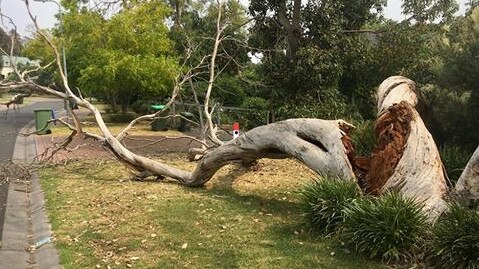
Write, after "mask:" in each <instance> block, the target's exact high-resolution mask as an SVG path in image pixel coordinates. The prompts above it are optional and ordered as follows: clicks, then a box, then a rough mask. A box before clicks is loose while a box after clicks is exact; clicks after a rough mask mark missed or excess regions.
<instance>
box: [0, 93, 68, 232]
mask: <svg viewBox="0 0 479 269" xmlns="http://www.w3.org/2000/svg"><path fill="white" fill-rule="evenodd" d="M31 101H32V102H33V103H32V104H31V105H28V106H25V107H21V108H20V112H19V113H18V114H15V112H14V111H13V110H10V111H9V114H8V117H6V118H4V117H3V115H4V113H5V110H4V109H3V108H4V106H3V107H2V108H0V162H2V163H3V164H7V163H10V160H11V158H12V156H13V150H14V147H15V142H16V139H17V135H18V132H19V130H20V129H22V127H23V126H25V125H26V124H27V123H28V122H30V121H31V120H32V119H33V115H34V110H36V109H44V108H53V109H54V110H59V109H62V108H63V102H62V101H60V100H54V99H45V98H39V99H35V98H34V99H33V100H31ZM4 167H11V166H10V165H0V169H2V170H5V169H6V168H4ZM8 174H10V173H9V172H8V171H0V241H1V240H2V238H1V236H2V233H3V223H4V218H5V205H6V202H7V191H8V180H7V178H6V177H7V176H6V175H8ZM2 175H3V176H2Z"/></svg>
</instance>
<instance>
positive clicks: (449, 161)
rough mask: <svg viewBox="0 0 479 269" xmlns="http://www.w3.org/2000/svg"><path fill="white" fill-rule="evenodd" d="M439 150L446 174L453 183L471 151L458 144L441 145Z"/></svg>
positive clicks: (464, 165) (459, 174) (460, 172)
mask: <svg viewBox="0 0 479 269" xmlns="http://www.w3.org/2000/svg"><path fill="white" fill-rule="evenodd" d="M439 151H440V154H441V158H442V162H443V164H444V167H445V168H446V172H447V175H448V176H449V179H450V180H451V182H452V183H453V185H455V183H456V181H457V180H458V179H459V177H460V176H461V174H462V171H463V170H464V168H465V167H466V164H467V162H468V161H469V158H470V157H471V156H472V153H473V152H472V151H471V150H467V149H465V148H462V147H459V146H448V145H444V146H442V147H441V148H440V149H439Z"/></svg>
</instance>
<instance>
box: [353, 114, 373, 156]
mask: <svg viewBox="0 0 479 269" xmlns="http://www.w3.org/2000/svg"><path fill="white" fill-rule="evenodd" d="M351 139H352V140H353V145H354V153H355V154H356V156H369V155H370V154H371V153H372V152H373V149H374V145H375V143H376V135H375V134H374V122H373V121H370V120H367V121H364V122H362V123H359V124H357V125H356V129H354V130H353V131H352V132H351Z"/></svg>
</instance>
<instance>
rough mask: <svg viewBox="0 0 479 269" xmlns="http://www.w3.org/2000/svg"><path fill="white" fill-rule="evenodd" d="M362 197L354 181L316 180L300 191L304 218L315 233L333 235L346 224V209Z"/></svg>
mask: <svg viewBox="0 0 479 269" xmlns="http://www.w3.org/2000/svg"><path fill="white" fill-rule="evenodd" d="M360 195H361V193H360V191H359V189H358V187H357V184H356V183H355V182H354V181H352V180H339V179H320V180H314V181H313V182H312V183H310V184H308V185H306V186H305V187H304V188H303V189H302V190H301V191H300V197H301V201H302V204H303V207H304V212H305V213H304V216H305V217H306V220H307V221H308V224H309V225H310V226H311V229H312V230H313V231H318V232H320V233H322V234H326V235H329V234H332V233H334V232H335V231H336V230H338V228H340V227H341V225H342V223H343V222H344V209H345V208H346V207H347V206H348V205H349V204H351V203H353V202H354V200H355V199H357V198H358V197H359V196H360Z"/></svg>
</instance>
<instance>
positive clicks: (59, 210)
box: [41, 156, 386, 268]
mask: <svg viewBox="0 0 479 269" xmlns="http://www.w3.org/2000/svg"><path fill="white" fill-rule="evenodd" d="M183 157H184V156H183ZM165 159H167V160H168V161H167V162H171V163H175V164H177V165H179V166H180V167H183V168H191V167H192V164H189V163H183V162H182V161H181V159H178V158H175V157H174V156H166V157H165ZM260 166H262V167H261V169H260V170H259V171H257V172H250V171H248V170H245V169H243V168H239V167H235V166H228V167H225V168H223V169H222V170H220V171H219V173H218V175H217V176H215V178H213V180H212V181H211V182H210V183H208V184H207V186H206V187H205V188H202V189H190V188H184V187H182V186H179V185H178V184H176V183H171V182H162V183H158V182H134V181H129V180H128V173H127V172H126V171H125V170H124V169H123V168H122V166H121V165H119V164H117V163H116V162H114V161H101V160H90V161H83V162H77V163H71V164H68V165H66V166H58V167H50V168H44V169H42V170H41V177H42V186H43V188H44V190H45V193H46V198H47V210H48V213H49V218H50V220H51V223H52V228H53V231H54V233H55V238H56V239H55V245H56V246H57V247H58V249H59V251H60V258H61V264H62V265H63V266H64V268H95V266H97V265H99V266H100V267H101V268H106V267H107V266H108V265H109V266H110V267H111V268H127V267H128V266H129V265H131V266H132V267H133V268H386V267H385V266H384V265H382V264H380V263H377V262H374V261H369V260H367V259H365V258H364V257H361V256H358V255H355V254H349V251H347V250H346V249H344V247H342V246H341V244H339V243H338V242H337V241H335V240H334V239H331V238H317V237H314V236H312V235H311V234H309V233H308V232H307V231H305V228H304V227H303V222H302V219H301V213H302V212H301V204H300V202H299V201H298V200H297V197H296V194H295V193H294V190H295V188H299V187H300V186H301V185H304V183H305V182H306V181H307V180H309V179H308V178H311V177H312V176H313V174H312V173H310V172H308V171H307V169H305V168H304V167H303V166H300V165H299V164H298V163H297V162H295V161H292V160H282V161H269V160H268V161H261V162H260Z"/></svg>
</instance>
